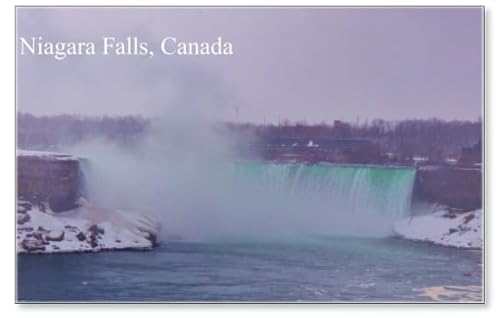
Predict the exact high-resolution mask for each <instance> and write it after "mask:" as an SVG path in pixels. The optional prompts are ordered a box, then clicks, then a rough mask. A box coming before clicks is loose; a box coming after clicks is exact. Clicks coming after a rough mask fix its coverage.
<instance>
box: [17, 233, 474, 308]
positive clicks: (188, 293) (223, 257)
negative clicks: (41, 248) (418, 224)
mask: <svg viewBox="0 0 500 318" xmlns="http://www.w3.org/2000/svg"><path fill="white" fill-rule="evenodd" d="M481 261H482V255H481V252H480V251H466V250H459V249H453V248H444V247H437V246H431V245H427V244H420V243H413V242H408V241H403V240H397V239H388V238H384V239H353V238H334V237H314V238H308V239H302V240H292V241H274V242H271V241H267V242H266V241H262V242H257V241H241V242H205V243H199V242H174V243H169V244H165V245H162V246H160V247H158V248H157V249H154V250H153V251H149V252H133V251H122V252H103V253H89V254H59V255H20V256H19V257H18V273H17V275H18V277H17V278H18V289H17V292H18V300H19V301H237V302H241V301H252V302H259V301H270V302H289V301H314V302H316V301H334V302H367V301H370V302H380V301H383V302H387V301H388V302H391V301H407V302H414V301H433V298H431V297H433V294H432V293H435V292H436V291H439V290H441V289H442V288H441V287H440V286H452V287H451V288H458V290H459V291H460V290H465V292H463V293H460V292H459V293H456V292H453V293H449V295H448V296H446V295H445V296H443V297H442V298H439V299H440V300H445V301H459V300H480V295H481V288H480V287H479V286H481V285H482V282H481V276H482V274H481V270H482V265H481ZM436 286H437V287H436ZM453 286H454V287H453ZM429 288H431V289H429ZM440 288H441V289H440ZM428 290H430V291H431V292H427V293H426V292H425V291H428ZM471 293H472V294H473V295H472V296H471ZM436 299H438V298H434V300H436Z"/></svg>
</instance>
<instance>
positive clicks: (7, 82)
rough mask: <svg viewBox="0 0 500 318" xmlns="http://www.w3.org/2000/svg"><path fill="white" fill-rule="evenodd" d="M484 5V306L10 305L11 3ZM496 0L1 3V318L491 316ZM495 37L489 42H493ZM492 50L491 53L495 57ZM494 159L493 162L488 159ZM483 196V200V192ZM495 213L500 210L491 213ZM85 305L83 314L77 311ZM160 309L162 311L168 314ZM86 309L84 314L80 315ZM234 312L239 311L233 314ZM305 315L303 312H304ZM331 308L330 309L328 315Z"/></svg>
mask: <svg viewBox="0 0 500 318" xmlns="http://www.w3.org/2000/svg"><path fill="white" fill-rule="evenodd" d="M188 4H190V5H237V4H238V5H372V6H373V5H419V6H422V5H448V6H452V5H485V6H486V61H485V62H486V67H487V69H486V76H487V78H486V85H487V86H486V93H487V95H486V114H487V117H486V118H485V123H486V129H487V130H486V137H487V138H486V139H485V143H486V158H485V159H486V163H487V170H486V172H487V173H488V174H487V176H486V182H487V183H486V191H487V202H485V204H486V210H487V213H488V215H487V224H486V227H487V237H486V240H487V242H486V243H487V260H486V268H487V273H486V274H487V281H486V287H487V290H486V297H487V298H486V300H487V304H486V305H302V306H297V305H148V306H144V305H92V306H84V305H64V306H62V305H58V306H57V305H23V306H21V305H15V304H14V299H15V298H14V286H15V281H14V278H15V277H14V273H15V268H14V255H15V252H14V237H15V234H14V227H13V226H12V224H14V222H15V220H14V217H15V214H14V212H13V211H15V207H14V195H15V194H14V193H15V189H14V184H15V183H14V182H15V174H14V164H15V162H14V160H15V154H14V149H15V144H14V140H15V138H14V137H15V131H14V124H15V122H14V116H15V108H14V105H15V104H14V103H15V101H14V55H15V48H14V45H15V41H14V34H15V33H14V32H15V30H14V6H15V5H188ZM499 10H500V9H499V7H498V1H497V0H496V1H493V0H491V1H482V2H481V3H478V2H474V1H439V2H435V1H401V0H400V1H378V2H374V1H355V0H354V1H318V0H312V1H293V0H288V1H283V0H274V1H270V0H254V1H236V0H225V1H224V0H223V1H220V0H219V1H208V0H198V1H192V0H187V1H158V0H156V1H153V0H150V1H146V0H142V1H140V0H139V1H138V0H123V1H109V0H108V1H96V0H90V1H74V0H65V1H62V0H59V1H36V0H30V1H7V0H6V1H1V2H0V23H1V27H0V32H1V35H2V36H1V37H0V39H1V41H2V42H1V43H2V44H1V50H0V54H1V58H0V63H1V64H0V65H1V67H0V70H1V71H0V74H1V79H2V82H1V84H2V85H1V88H2V90H1V91H2V94H1V101H2V103H1V105H2V106H1V107H0V109H1V112H2V113H1V116H0V120H1V124H0V128H1V129H2V131H1V133H0V138H1V147H2V149H3V152H2V154H1V155H0V160H1V162H0V167H1V169H2V170H1V174H0V176H1V178H0V185H1V187H0V193H1V200H0V204H1V209H0V211H1V212H0V213H1V215H2V221H3V222H2V223H1V224H2V228H1V231H0V233H1V235H2V236H1V240H0V242H1V244H2V248H3V256H4V257H2V259H1V260H2V261H0V264H1V270H0V273H1V275H2V276H1V280H0V282H1V283H2V284H1V285H2V287H1V294H0V299H1V303H2V305H4V304H6V305H7V306H6V308H5V311H2V315H10V314H13V315H26V316H28V315H30V316H31V315H36V316H37V317H44V316H50V317H54V316H63V315H64V316H67V315H70V316H71V317H84V316H88V315H89V314H90V315H93V314H95V313H96V311H102V313H103V314H108V315H109V314H112V311H113V313H114V312H115V311H119V314H120V318H121V317H132V316H137V315H147V316H148V318H149V316H153V315H157V316H165V315H169V314H175V315H185V314H189V315H191V314H200V315H203V316H205V315H209V316H210V315H213V316H217V317H220V316H221V315H222V316H229V315H231V316H233V315H234V314H238V315H242V316H252V317H253V316H260V315H262V314H270V315H286V316H288V317H299V316H300V317H302V316H303V315H304V314H306V315H307V314H318V315H320V316H329V317H331V316H332V314H333V315H334V314H340V315H341V317H353V316H358V315H361V316H364V317H372V316H380V317H384V318H386V317H392V316H394V317H398V318H401V317H402V315H404V316H408V317H418V316H421V315H422V314H423V313H424V312H428V311H430V310H432V311H437V312H435V313H434V314H437V315H440V316H441V315H443V314H452V315H453V317H469V318H470V317H471V316H472V315H474V316H475V315H477V314H487V315H492V314H493V315H494V312H495V311H496V310H497V309H498V307H500V305H499V302H498V300H499V299H497V298H498V297H496V293H495V286H500V284H499V282H498V279H497V277H498V276H497V275H495V267H497V266H499V265H498V264H499V262H497V260H498V252H496V251H495V249H496V250H497V251H498V247H497V246H496V244H495V240H494V239H495V237H496V236H498V234H497V235H495V232H497V233H500V232H499V231H498V230H496V228H497V223H498V222H497V221H496V220H498V219H499V218H498V217H497V216H496V214H497V213H496V212H498V211H495V210H494V207H495V205H494V202H495V190H496V189H500V184H498V186H497V187H495V183H496V182H498V181H499V180H500V179H499V178H495V177H497V176H498V172H497V169H496V168H495V165H494V162H499V161H498V160H500V157H499V153H498V151H496V150H495V148H493V147H494V144H493V140H496V139H497V138H495V137H499V138H500V135H499V133H500V125H499V124H497V123H499V121H500V118H499V115H498V113H499V111H497V110H496V108H497V107H500V105H497V106H496V107H494V106H493V105H495V104H496V103H495V98H494V97H495V93H496V94H498V93H497V92H495V91H494V90H495V87H496V85H495V84H494V78H495V75H498V73H499V72H498V65H499V63H495V62H494V61H493V57H494V56H500V53H499V50H498V41H499V40H498V39H500V32H499V30H498V25H499V23H498V22H497V21H496V20H495V19H498V18H499V16H498V11H499ZM495 39H496V41H495ZM495 52H496V53H495ZM495 159H497V160H495ZM488 194H490V195H488ZM498 213H500V212H498ZM82 308H84V309H85V310H80V309H82ZM167 309H168V311H167V312H164V310H167ZM87 310H90V311H91V312H87ZM235 310H238V312H237V313H236V312H235ZM306 310H307V312H306ZM330 310H333V312H330ZM496 315H497V316H498V313H497V314H496Z"/></svg>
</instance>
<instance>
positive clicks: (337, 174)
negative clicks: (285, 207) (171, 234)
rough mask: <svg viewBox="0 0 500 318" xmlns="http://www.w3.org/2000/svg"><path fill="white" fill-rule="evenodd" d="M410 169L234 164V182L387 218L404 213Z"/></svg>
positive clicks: (412, 175) (410, 186)
mask: <svg viewBox="0 0 500 318" xmlns="http://www.w3.org/2000/svg"><path fill="white" fill-rule="evenodd" d="M415 173H416V171H415V169H413V168H399V167H398V168H393V167H378V166H356V165H331V164H319V165H304V164H263V163H245V164H240V163H238V164H234V166H233V174H234V180H236V182H237V183H248V182H250V183H253V184H254V185H258V186H259V187H260V188H261V189H262V190H264V191H265V192H268V193H269V194H274V195H277V196H280V197H282V198H284V199H286V198H287V196H288V197H301V198H302V199H305V200H311V201H318V200H319V201H322V202H325V203H328V202H329V203H331V206H332V209H334V208H340V209H341V210H342V211H343V213H350V214H363V213H375V214H379V215H383V216H387V217H390V218H400V217H404V216H406V215H407V213H408V211H409V207H410V204H411V196H412V192H413V183H414V179H415Z"/></svg>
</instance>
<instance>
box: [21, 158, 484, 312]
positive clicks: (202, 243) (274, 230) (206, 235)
mask: <svg viewBox="0 0 500 318" xmlns="http://www.w3.org/2000/svg"><path fill="white" fill-rule="evenodd" d="M191 168H192V167H189V169H188V171H182V169H177V170H169V171H167V172H166V174H165V175H162V177H163V178H161V180H162V182H161V183H158V182H157V179H158V176H156V177H155V180H154V182H153V183H148V182H146V181H149V179H148V180H143V181H144V182H143V183H141V182H140V181H141V180H139V179H137V184H134V186H135V189H134V190H133V191H128V189H127V191H126V194H127V196H121V197H120V200H119V202H125V200H126V199H130V200H131V201H132V202H136V203H138V206H146V204H147V203H151V202H155V201H158V202H155V203H156V204H155V205H154V207H155V208H156V209H157V210H160V212H162V214H161V215H160V217H161V218H162V219H161V220H162V224H163V225H164V229H165V232H166V234H176V235H180V236H181V237H183V238H185V241H179V242H172V243H169V244H164V245H162V246H160V247H159V248H156V249H154V250H153V251H149V252H126V251H123V252H106V253H96V254H62V255H21V256H19V257H18V299H19V300H20V301H191V302H193V301H237V302H238V301H252V302H256V301H271V302H281V301H314V302H316V301H334V302H381V301H384V302H387V301H388V302H394V301H405V302H414V301H435V300H443V301H460V300H471V299H472V300H476V301H477V300H480V296H481V287H480V286H481V285H482V284H481V276H482V272H481V268H482V266H481V260H482V255H481V252H480V251H465V250H459V249H452V248H443V247H437V246H430V245H427V244H418V243H413V242H407V241H402V240H397V239H393V238H389V236H390V234H391V229H392V224H393V222H394V221H395V220H397V219H399V218H402V217H405V216H407V215H408V213H409V209H410V204H411V196H412V191H413V183H414V178H415V169H409V168H387V167H367V166H352V165H351V166H341V165H326V164H325V165H312V166H311V165H301V164H280V165H277V164H263V163H237V164H230V165H227V164H225V165H220V166H214V167H212V169H208V170H207V169H205V167H201V169H200V171H194V172H193V171H192V170H191ZM162 171H163V170H162ZM186 176H191V177H189V178H188V177H186ZM138 178H139V177H138ZM138 184H139V185H142V186H141V187H140V188H145V189H152V190H150V191H149V190H148V191H147V192H146V193H144V194H145V195H146V196H144V197H142V198H138V197H135V196H134V195H135V194H136V193H137V192H138V190H141V189H140V188H138V187H139V186H138ZM158 184H160V186H158ZM108 189H109V188H108ZM140 199H147V200H143V201H141V200H140ZM162 236H164V235H160V238H161V237H162ZM443 286H452V287H449V288H452V289H453V290H452V292H450V291H449V290H446V291H447V292H448V293H447V296H446V295H444V296H443V295H441V296H439V297H438V298H436V297H437V296H436V293H437V292H439V291H440V290H441V289H443V288H444V287H443ZM457 289H458V290H459V292H457ZM460 290H462V291H460ZM463 290H465V292H464V291H463ZM426 291H427V294H425V293H426Z"/></svg>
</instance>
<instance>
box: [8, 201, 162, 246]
mask: <svg viewBox="0 0 500 318" xmlns="http://www.w3.org/2000/svg"><path fill="white" fill-rule="evenodd" d="M78 204H79V207H78V208H76V209H74V210H70V211H66V212H60V213H54V212H52V211H50V209H48V208H46V207H40V206H34V205H32V204H31V203H29V202H27V201H19V202H18V213H17V224H18V225H17V250H18V252H19V253H67V252H97V251H103V250H120V249H134V250H149V249H151V248H153V247H154V246H155V244H156V237H157V235H158V232H159V230H160V225H159V223H158V221H157V220H156V219H155V218H153V217H151V216H144V215H139V214H137V213H133V212H126V211H121V210H107V209H99V208H96V207H94V206H92V205H90V204H89V203H87V202H86V201H85V200H83V199H81V200H79V202H78ZM19 207H22V208H19Z"/></svg>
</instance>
